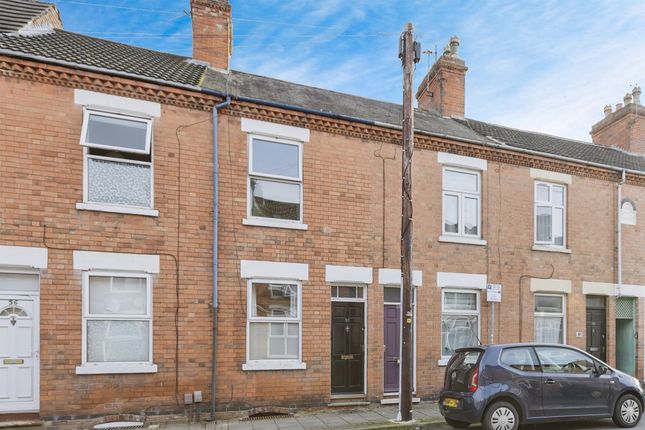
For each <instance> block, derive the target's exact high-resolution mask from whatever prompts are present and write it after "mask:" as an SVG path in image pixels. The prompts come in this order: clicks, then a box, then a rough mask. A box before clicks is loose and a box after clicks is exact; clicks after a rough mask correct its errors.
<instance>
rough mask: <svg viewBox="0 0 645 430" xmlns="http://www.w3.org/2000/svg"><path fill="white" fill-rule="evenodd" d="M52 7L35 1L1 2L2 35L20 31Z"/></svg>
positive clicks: (0, 30) (0, 22)
mask: <svg viewBox="0 0 645 430" xmlns="http://www.w3.org/2000/svg"><path fill="white" fill-rule="evenodd" d="M50 6H51V4H49V3H42V2H40V1H35V0H0V33H8V32H10V31H18V30H19V29H21V28H22V27H24V26H25V25H27V24H29V22H30V21H31V20H32V19H34V18H36V17H38V16H39V15H40V14H42V13H43V12H45V11H46V10H47V8H49V7H50Z"/></svg>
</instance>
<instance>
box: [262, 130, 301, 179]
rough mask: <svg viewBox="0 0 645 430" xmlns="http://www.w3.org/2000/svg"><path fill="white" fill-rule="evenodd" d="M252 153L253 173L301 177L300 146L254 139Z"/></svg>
mask: <svg viewBox="0 0 645 430" xmlns="http://www.w3.org/2000/svg"><path fill="white" fill-rule="evenodd" d="M252 153H253V158H252V160H251V161H252V166H251V171H252V172H253V173H257V174H263V175H276V176H284V177H290V178H294V179H299V178H300V146H298V145H292V144H288V143H279V142H269V141H266V140H261V139H253V149H252Z"/></svg>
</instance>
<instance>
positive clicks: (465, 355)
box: [444, 349, 483, 391]
mask: <svg viewBox="0 0 645 430" xmlns="http://www.w3.org/2000/svg"><path fill="white" fill-rule="evenodd" d="M482 352H483V351H482V350H480V349H472V350H466V351H459V352H456V353H455V354H454V355H453V357H452V359H451V360H450V363H449V364H448V368H447V369H446V380H445V381H444V388H445V389H447V390H451V391H468V384H469V383H470V378H471V377H472V374H473V371H474V370H475V368H476V367H477V365H478V364H479V359H480V357H481V355H482Z"/></svg>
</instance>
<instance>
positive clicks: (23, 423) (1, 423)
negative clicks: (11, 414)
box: [0, 420, 43, 429]
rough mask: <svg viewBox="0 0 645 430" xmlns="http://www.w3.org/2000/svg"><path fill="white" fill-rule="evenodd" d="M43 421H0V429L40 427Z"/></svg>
mask: <svg viewBox="0 0 645 430" xmlns="http://www.w3.org/2000/svg"><path fill="white" fill-rule="evenodd" d="M42 425H43V423H42V421H40V420H16V421H0V429H7V428H14V427H39V426H42Z"/></svg>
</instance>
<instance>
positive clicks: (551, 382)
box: [544, 378, 555, 385]
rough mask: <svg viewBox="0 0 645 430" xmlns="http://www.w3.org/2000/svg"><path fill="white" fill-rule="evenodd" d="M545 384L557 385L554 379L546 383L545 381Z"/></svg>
mask: <svg viewBox="0 0 645 430" xmlns="http://www.w3.org/2000/svg"><path fill="white" fill-rule="evenodd" d="M544 383H545V384H549V385H553V384H555V381H554V380H553V379H551V378H549V379H547V380H546V381H544Z"/></svg>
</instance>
